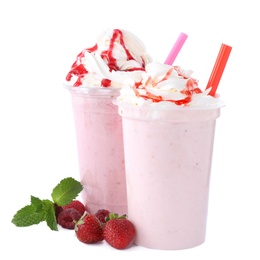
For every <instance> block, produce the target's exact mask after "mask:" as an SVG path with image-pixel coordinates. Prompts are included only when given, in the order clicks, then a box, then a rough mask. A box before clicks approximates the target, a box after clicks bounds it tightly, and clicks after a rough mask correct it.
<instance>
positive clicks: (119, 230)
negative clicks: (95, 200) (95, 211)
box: [104, 214, 135, 249]
mask: <svg viewBox="0 0 260 260" xmlns="http://www.w3.org/2000/svg"><path fill="white" fill-rule="evenodd" d="M134 237H135V227H134V225H133V223H132V222H131V221H130V220H128V219H126V215H123V216H121V217H118V214H110V215H109V220H108V221H107V223H106V225H105V227H104V239H105V240H106V241H107V243H108V244H110V245H111V246H112V247H114V248H116V249H124V248H126V247H127V246H128V245H130V244H131V242H132V241H133V239H134Z"/></svg>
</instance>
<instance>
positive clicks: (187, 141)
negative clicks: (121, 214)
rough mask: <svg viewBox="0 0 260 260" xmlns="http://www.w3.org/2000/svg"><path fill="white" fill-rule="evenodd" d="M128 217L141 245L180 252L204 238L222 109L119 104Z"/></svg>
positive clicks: (138, 243) (200, 242)
mask: <svg viewBox="0 0 260 260" xmlns="http://www.w3.org/2000/svg"><path fill="white" fill-rule="evenodd" d="M119 114H120V115H121V116H122V123H123V136H124V151H125V167H126V183H127V198H128V217H129V219H130V220H131V221H133V223H134V225H135V227H136V232H137V233H136V238H135V240H134V243H135V244H136V245H140V246H144V247H147V248H153V249H165V250H167V249H168V250H178V249H186V248H191V247H195V246H198V245H200V244H202V243H203V242H204V241H205V235H206V223H207V211H208V196H209V184H210V172H211V162H212V152H213V143H214V133H215V123H216V119H217V118H218V117H219V115H220V108H215V109H195V108H190V109H189V108H180V109H175V108H169V107H168V108H162V107H161V108H155V107H153V108H151V107H138V106H134V105H128V104H123V103H121V104H119Z"/></svg>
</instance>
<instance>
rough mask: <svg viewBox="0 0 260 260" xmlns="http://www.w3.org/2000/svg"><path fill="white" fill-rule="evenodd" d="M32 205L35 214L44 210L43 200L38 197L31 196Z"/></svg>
mask: <svg viewBox="0 0 260 260" xmlns="http://www.w3.org/2000/svg"><path fill="white" fill-rule="evenodd" d="M31 205H32V206H34V208H35V212H39V211H41V210H42V207H43V205H42V200H40V199H39V198H37V197H34V196H31Z"/></svg>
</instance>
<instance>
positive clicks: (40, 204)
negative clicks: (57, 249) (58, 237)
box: [12, 177, 83, 231]
mask: <svg viewBox="0 0 260 260" xmlns="http://www.w3.org/2000/svg"><path fill="white" fill-rule="evenodd" d="M82 189H83V186H82V184H81V183H80V182H78V181H76V180H75V179H73V178H71V177H68V178H65V179H63V180H61V181H60V183H59V184H58V185H57V186H56V187H54V189H53V190H52V193H51V197H52V200H53V201H51V200H48V199H44V200H41V199H39V198H37V197H34V196H31V204H29V205H27V206H25V207H23V208H21V209H20V210H18V211H17V212H16V214H15V215H14V216H13V219H12V223H13V224H15V225H16V226H17V227H28V226H31V225H37V224H39V223H40V222H42V221H46V223H47V225H48V227H49V228H50V229H51V230H55V231H57V230H58V227H57V220H56V215H55V204H57V205H58V206H65V205H67V204H69V203H70V202H71V201H72V200H73V199H75V198H76V197H77V196H78V194H79V193H80V192H81V191H82Z"/></svg>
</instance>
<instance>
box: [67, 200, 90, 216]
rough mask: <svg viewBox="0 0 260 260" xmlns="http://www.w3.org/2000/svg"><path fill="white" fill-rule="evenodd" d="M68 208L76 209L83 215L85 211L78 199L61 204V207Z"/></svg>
mask: <svg viewBox="0 0 260 260" xmlns="http://www.w3.org/2000/svg"><path fill="white" fill-rule="evenodd" d="M69 208H73V209H76V210H77V211H78V212H79V213H80V215H81V216H83V214H84V213H85V211H86V208H85V206H84V205H83V203H82V202H81V201H79V200H73V201H71V202H70V203H69V204H67V205H66V206H62V209H69Z"/></svg>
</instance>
